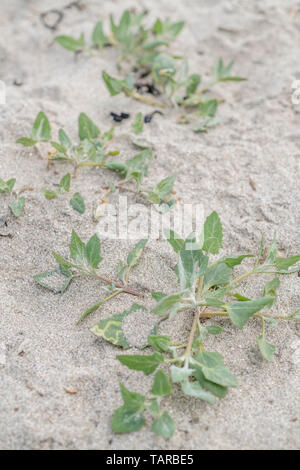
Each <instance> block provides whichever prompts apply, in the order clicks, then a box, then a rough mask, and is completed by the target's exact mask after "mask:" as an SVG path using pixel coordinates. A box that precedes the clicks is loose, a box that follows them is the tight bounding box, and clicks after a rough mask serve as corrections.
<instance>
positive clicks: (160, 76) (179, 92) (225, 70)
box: [102, 52, 245, 132]
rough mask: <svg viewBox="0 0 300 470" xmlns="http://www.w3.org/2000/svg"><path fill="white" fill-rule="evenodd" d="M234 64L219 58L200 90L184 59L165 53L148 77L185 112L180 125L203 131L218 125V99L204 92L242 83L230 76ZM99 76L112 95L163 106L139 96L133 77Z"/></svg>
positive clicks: (154, 61) (154, 60) (154, 59)
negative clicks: (188, 123)
mask: <svg viewBox="0 0 300 470" xmlns="http://www.w3.org/2000/svg"><path fill="white" fill-rule="evenodd" d="M149 60H150V59H149ZM233 64H234V63H233V61H231V62H229V63H228V64H227V65H225V64H224V62H223V60H222V59H221V58H220V59H219V60H218V62H217V64H216V65H215V66H214V67H213V68H212V79H211V80H210V81H209V83H207V84H206V85H205V86H203V87H200V84H201V80H202V79H201V76H200V75H199V74H195V73H194V74H189V71H188V63H187V61H186V60H185V59H183V60H182V59H181V58H180V57H173V56H172V55H170V54H168V53H166V52H164V53H159V54H157V55H155V56H153V57H152V58H151V77H152V80H153V83H154V84H155V86H156V87H157V90H158V91H159V93H160V94H161V95H163V96H164V97H165V98H166V99H167V100H168V101H169V102H170V103H171V104H172V105H173V106H180V107H182V108H184V109H185V113H184V114H183V115H182V116H181V119H180V122H182V123H187V122H190V121H191V122H193V130H194V132H204V131H206V130H207V129H208V128H209V127H212V126H214V125H216V124H217V123H218V122H219V120H218V119H216V117H215V115H216V111H217V108H218V105H219V102H220V100H218V99H216V98H208V97H207V92H208V91H210V90H211V89H212V88H213V87H214V86H215V85H216V84H218V83H221V82H229V81H233V82H238V81H242V80H245V79H244V78H242V77H238V76H235V75H231V70H232V67H233ZM149 65H150V64H149ZM102 77H103V80H104V83H105V85H106V87H107V89H108V91H109V93H110V95H111V96H115V95H118V94H119V93H124V94H125V96H127V97H132V98H134V99H136V100H139V101H142V102H145V103H147V104H150V105H153V106H159V107H164V106H165V104H166V103H165V102H164V101H165V100H164V101H163V100H160V101H158V100H157V99H155V100H154V99H153V98H149V97H148V96H145V95H141V94H140V93H138V92H137V90H136V84H135V79H134V75H133V74H130V75H128V76H127V77H126V78H123V79H118V78H115V77H112V76H111V75H109V74H108V73H107V72H105V71H104V72H103V73H102Z"/></svg>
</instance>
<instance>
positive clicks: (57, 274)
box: [34, 230, 147, 323]
mask: <svg viewBox="0 0 300 470" xmlns="http://www.w3.org/2000/svg"><path fill="white" fill-rule="evenodd" d="M146 243H147V240H146V239H145V240H144V239H143V240H140V241H139V242H138V243H137V244H136V246H135V247H134V248H133V250H132V251H131V252H130V253H129V254H128V257H127V262H126V263H122V262H121V261H120V262H119V264H118V268H117V278H118V280H113V279H109V278H108V277H106V276H104V275H102V274H100V273H99V272H98V268H99V264H100V263H101V261H102V259H103V258H102V256H101V254H100V240H99V237H98V235H97V234H94V235H93V236H92V237H91V238H90V240H89V241H88V242H87V243H86V244H85V243H84V242H83V241H82V240H81V239H80V238H79V236H78V235H77V233H76V232H75V231H74V230H73V231H72V236H71V242H70V245H69V248H70V258H71V260H72V261H69V260H68V259H66V258H64V257H62V256H61V255H59V254H58V253H56V252H53V253H52V255H53V257H54V259H55V260H56V261H57V263H58V267H57V268H56V269H54V270H52V271H47V272H44V273H41V274H37V275H36V276H34V279H35V281H36V282H37V283H38V284H39V285H41V286H42V287H45V288H46V289H49V290H51V291H53V292H55V293H62V292H65V291H66V289H67V288H68V287H69V285H70V283H71V282H72V280H73V279H75V278H78V277H82V276H89V277H93V278H95V279H98V280H99V281H101V283H104V286H103V289H105V290H106V291H107V293H108V295H107V296H106V297H104V298H103V299H101V300H99V302H97V303H96V304H95V305H93V306H92V307H90V308H88V309H87V310H86V311H85V312H84V313H83V315H82V316H81V317H80V318H79V320H78V322H77V323H80V322H81V321H82V320H84V319H85V318H86V317H87V316H88V315H90V314H91V313H92V312H95V311H96V310H97V309H98V308H99V307H100V306H101V305H102V304H104V303H105V302H107V301H108V300H110V299H112V298H113V297H116V296H117V295H119V294H121V293H123V292H125V293H128V294H131V295H135V296H138V297H142V294H141V293H139V292H137V291H136V290H135V289H132V288H131V287H130V286H128V281H129V275H130V272H131V270H132V268H134V267H135V266H136V265H137V264H138V263H139V260H140V257H141V256H142V253H143V249H144V247H145V246H146Z"/></svg>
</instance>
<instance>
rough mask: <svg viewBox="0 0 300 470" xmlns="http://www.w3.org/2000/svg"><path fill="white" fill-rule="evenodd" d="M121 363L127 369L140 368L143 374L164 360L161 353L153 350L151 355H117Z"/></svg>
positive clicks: (149, 372)
mask: <svg viewBox="0 0 300 470" xmlns="http://www.w3.org/2000/svg"><path fill="white" fill-rule="evenodd" d="M117 359H119V361H120V362H122V364H124V365H125V366H127V367H128V368H129V369H133V370H141V371H143V372H144V374H145V375H149V374H151V373H152V372H154V371H155V369H156V368H157V367H158V366H159V365H160V364H161V363H162V362H163V361H164V357H163V355H162V354H160V353H158V352H155V353H153V354H151V355H142V356H141V355H134V356H130V355H122V356H117Z"/></svg>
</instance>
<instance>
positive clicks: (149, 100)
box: [130, 91, 165, 108]
mask: <svg viewBox="0 0 300 470" xmlns="http://www.w3.org/2000/svg"><path fill="white" fill-rule="evenodd" d="M130 96H131V97H132V98H134V99H135V100H137V101H140V102H141V103H146V104H149V105H150V106H157V107H159V108H164V107H165V105H164V104H162V103H160V102H159V101H156V100H153V99H152V98H149V97H148V96H143V95H140V94H139V93H137V92H135V91H133V92H132V93H131V94H130Z"/></svg>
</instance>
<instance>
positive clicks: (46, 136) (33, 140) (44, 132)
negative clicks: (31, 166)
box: [17, 111, 51, 156]
mask: <svg viewBox="0 0 300 470" xmlns="http://www.w3.org/2000/svg"><path fill="white" fill-rule="evenodd" d="M49 140H51V126H50V123H49V120H48V118H47V116H46V114H45V113H43V112H42V111H40V112H39V113H38V115H37V117H36V118H35V121H34V123H33V126H32V129H31V132H30V135H29V137H20V138H19V139H18V140H17V144H22V145H24V147H35V149H36V150H37V152H38V153H39V154H40V155H41V156H42V154H41V151H40V147H39V144H40V143H41V142H49Z"/></svg>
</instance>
